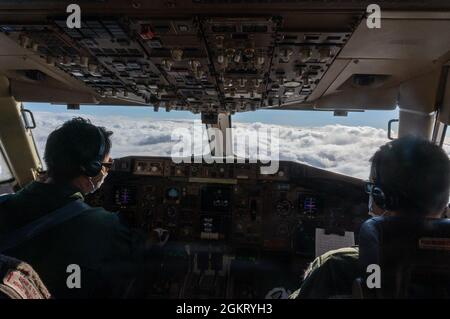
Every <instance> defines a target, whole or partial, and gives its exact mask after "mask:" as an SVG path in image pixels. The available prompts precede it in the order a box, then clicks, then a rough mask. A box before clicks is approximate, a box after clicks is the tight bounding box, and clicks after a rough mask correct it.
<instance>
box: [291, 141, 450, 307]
mask: <svg viewBox="0 0 450 319" xmlns="http://www.w3.org/2000/svg"><path fill="white" fill-rule="evenodd" d="M371 162H372V165H371V173H370V180H369V181H368V182H366V189H367V192H368V193H369V215H371V216H373V217H375V216H402V217H405V218H442V217H445V214H446V213H447V205H448V200H449V197H450V190H449V189H450V161H449V158H448V155H447V154H446V153H445V152H444V151H443V150H442V148H440V147H438V146H437V145H435V144H433V143H431V142H428V141H426V140H423V139H419V138H415V137H411V136H408V137H403V138H400V139H397V140H395V141H392V142H389V143H387V144H386V145H383V146H381V147H380V149H379V150H378V151H377V152H376V153H375V155H374V156H373V157H372V159H371ZM378 185H379V186H380V187H379V188H380V189H382V190H384V191H385V192H389V193H387V194H385V195H386V196H389V197H390V198H396V201H397V203H396V205H395V206H396V207H397V208H396V209H395V210H393V209H389V207H385V208H383V207H380V206H379V205H378V204H377V200H376V199H375V198H376V196H375V191H376V188H375V187H374V186H378ZM385 206H388V205H385ZM358 259H359V254H358V247H348V248H342V249H338V250H334V251H330V252H327V253H325V254H324V255H322V256H319V257H317V258H316V259H315V260H314V261H313V262H312V263H311V264H310V265H309V267H308V269H307V270H306V272H305V274H304V280H303V283H302V285H301V287H300V289H298V290H297V291H295V292H294V293H293V294H292V295H291V296H290V298H291V299H295V298H321V299H322V298H339V297H349V296H351V294H352V284H353V281H354V280H355V279H356V278H357V277H358V276H359V275H360V268H359V261H358Z"/></svg>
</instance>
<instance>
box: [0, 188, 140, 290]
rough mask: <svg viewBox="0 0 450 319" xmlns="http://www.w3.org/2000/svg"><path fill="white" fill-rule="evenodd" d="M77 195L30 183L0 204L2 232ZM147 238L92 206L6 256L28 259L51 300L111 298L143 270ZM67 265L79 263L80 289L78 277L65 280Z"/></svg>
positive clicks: (74, 191) (78, 196) (70, 271)
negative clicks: (53, 298)
mask: <svg viewBox="0 0 450 319" xmlns="http://www.w3.org/2000/svg"><path fill="white" fill-rule="evenodd" d="M77 199H83V195H82V194H81V193H80V191H79V190H78V189H77V188H74V187H73V186H69V185H55V184H46V183H40V182H32V183H30V184H29V185H27V186H26V187H25V188H23V189H22V190H21V191H19V192H18V193H16V194H15V195H13V196H12V197H11V198H10V199H8V200H7V201H6V202H4V203H3V204H0V234H7V233H8V232H11V231H13V230H16V229H17V228H19V227H23V226H24V225H27V224H28V223H30V222H31V221H33V220H36V219H38V218H40V217H42V216H43V215H45V214H47V213H50V212H52V211H54V210H56V209H58V208H60V207H63V206H64V205H66V204H67V203H69V202H70V201H73V200H77ZM145 242H146V238H145V236H144V235H143V234H141V233H139V232H137V231H135V230H132V229H130V228H129V227H127V226H126V225H125V224H124V223H123V222H122V220H121V218H120V217H119V215H118V214H116V213H111V212H108V211H106V210H105V209H103V208H92V209H88V210H87V211H85V212H83V213H81V214H80V215H78V216H76V217H74V218H72V219H70V220H68V221H66V222H63V223H62V224H59V225H56V226H55V227H53V228H51V229H49V230H47V231H45V232H44V233H42V234H39V235H38V236H36V237H35V238H33V239H31V240H29V241H27V242H24V243H22V244H20V245H19V246H18V247H15V248H12V249H10V250H8V251H6V252H4V254H5V255H8V256H13V257H15V258H17V259H20V260H23V261H25V262H27V263H29V264H30V265H31V266H32V267H33V268H34V269H35V270H36V272H37V273H38V274H39V275H40V277H41V278H42V280H43V282H44V283H45V285H46V286H47V287H48V289H49V290H50V291H51V293H52V295H53V296H54V297H55V298H92V297H99V298H108V297H113V298H115V297H123V296H124V294H125V292H126V291H127V289H128V288H130V284H131V283H132V282H133V279H135V278H136V276H138V274H140V272H141V271H143V270H142V269H141V266H142V262H143V260H144V256H145V255H144V254H145ZM70 265H76V266H75V267H77V266H79V269H80V272H79V275H80V276H78V274H75V275H76V276H78V277H79V278H80V283H81V287H80V288H79V287H78V285H77V284H76V285H75V286H74V283H77V280H76V278H75V279H74V277H71V279H70V280H68V277H69V276H70V275H72V274H74V273H75V270H73V269H74V268H73V267H72V268H71V267H69V266H70ZM67 282H70V283H71V284H70V285H68V283H67ZM69 286H70V287H69Z"/></svg>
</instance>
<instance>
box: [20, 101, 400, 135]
mask: <svg viewBox="0 0 450 319" xmlns="http://www.w3.org/2000/svg"><path fill="white" fill-rule="evenodd" d="M25 106H26V107H27V108H29V109H30V110H31V111H47V112H58V113H59V112H64V113H73V114H74V115H76V114H77V113H83V114H88V115H95V116H102V115H121V116H128V117H132V118H133V117H135V118H140V119H142V118H146V117H148V118H149V119H156V120H165V119H167V120H169V119H170V120H172V119H200V115H199V114H192V113H190V112H185V111H171V112H166V111H165V110H164V109H162V110H160V111H159V112H154V111H153V108H150V107H129V106H126V107H125V106H101V105H82V106H81V108H80V110H79V111H77V110H66V106H65V105H51V104H48V103H25ZM393 118H398V110H393V111H366V112H352V113H349V115H348V116H347V117H335V116H333V113H332V112H315V111H279V110H258V111H255V112H245V113H238V114H235V115H233V118H232V120H233V121H236V122H242V123H252V122H261V123H266V124H277V125H289V126H302V127H305V126H323V125H329V124H341V125H347V126H371V127H375V128H382V129H386V128H387V122H388V121H389V120H390V119H393Z"/></svg>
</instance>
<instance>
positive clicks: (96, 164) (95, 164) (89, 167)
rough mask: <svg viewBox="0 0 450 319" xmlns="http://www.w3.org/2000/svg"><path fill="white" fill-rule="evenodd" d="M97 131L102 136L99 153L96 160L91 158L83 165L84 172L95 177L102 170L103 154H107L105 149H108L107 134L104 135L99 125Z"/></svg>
mask: <svg viewBox="0 0 450 319" xmlns="http://www.w3.org/2000/svg"><path fill="white" fill-rule="evenodd" d="M97 132H98V135H99V137H100V147H99V150H98V154H97V156H96V157H95V159H94V160H91V161H89V162H87V163H86V164H85V165H82V166H81V169H82V170H83V173H84V174H85V175H86V176H89V177H95V176H97V175H98V174H100V172H101V170H102V161H103V156H104V155H105V149H106V142H105V136H104V135H103V132H102V131H101V130H100V128H98V127H97Z"/></svg>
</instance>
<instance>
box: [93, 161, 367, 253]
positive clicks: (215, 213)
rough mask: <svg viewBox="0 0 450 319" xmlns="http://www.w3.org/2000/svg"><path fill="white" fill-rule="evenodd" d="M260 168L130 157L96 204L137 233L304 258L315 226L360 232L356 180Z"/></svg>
mask: <svg viewBox="0 0 450 319" xmlns="http://www.w3.org/2000/svg"><path fill="white" fill-rule="evenodd" d="M260 167H261V165H259V164H255V163H233V164H227V163H222V164H221V163H213V164H207V163H180V164H176V163H175V162H173V161H172V159H170V158H157V157H126V158H121V159H118V160H116V161H115V164H114V169H113V171H112V172H110V174H109V176H108V178H107V180H106V182H105V185H104V186H103V187H102V190H101V191H99V192H98V193H96V194H94V195H93V196H92V198H91V199H90V201H91V203H92V204H99V205H100V204H102V205H103V206H104V207H105V208H106V209H108V210H110V211H120V212H121V214H123V215H124V216H125V218H126V219H127V220H128V221H129V223H130V224H131V225H133V226H135V227H138V228H141V229H144V230H146V231H151V230H152V229H156V228H161V229H165V230H168V231H169V233H170V237H171V240H175V241H182V242H195V241H204V242H221V243H223V244H226V245H228V246H230V247H232V248H233V249H244V248H245V249H253V250H258V251H278V252H285V253H291V254H301V255H305V256H308V255H312V254H313V253H314V251H313V247H314V240H313V237H314V229H315V228H316V227H323V228H330V229H342V230H344V229H345V230H355V228H356V227H355V225H358V222H359V220H360V219H361V217H364V216H365V215H366V213H367V209H366V207H367V205H366V203H367V201H366V198H365V196H364V194H363V192H362V190H361V189H360V188H359V186H360V184H359V181H358V180H354V179H352V178H347V177H345V176H341V175H337V174H334V173H330V172H327V171H322V170H319V169H315V168H312V167H309V166H306V165H302V164H299V163H293V162H280V163H279V170H278V172H277V173H276V174H274V175H264V174H261V170H260ZM327 178H328V180H327ZM339 179H340V180H339ZM100 202H102V203H100Z"/></svg>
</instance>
